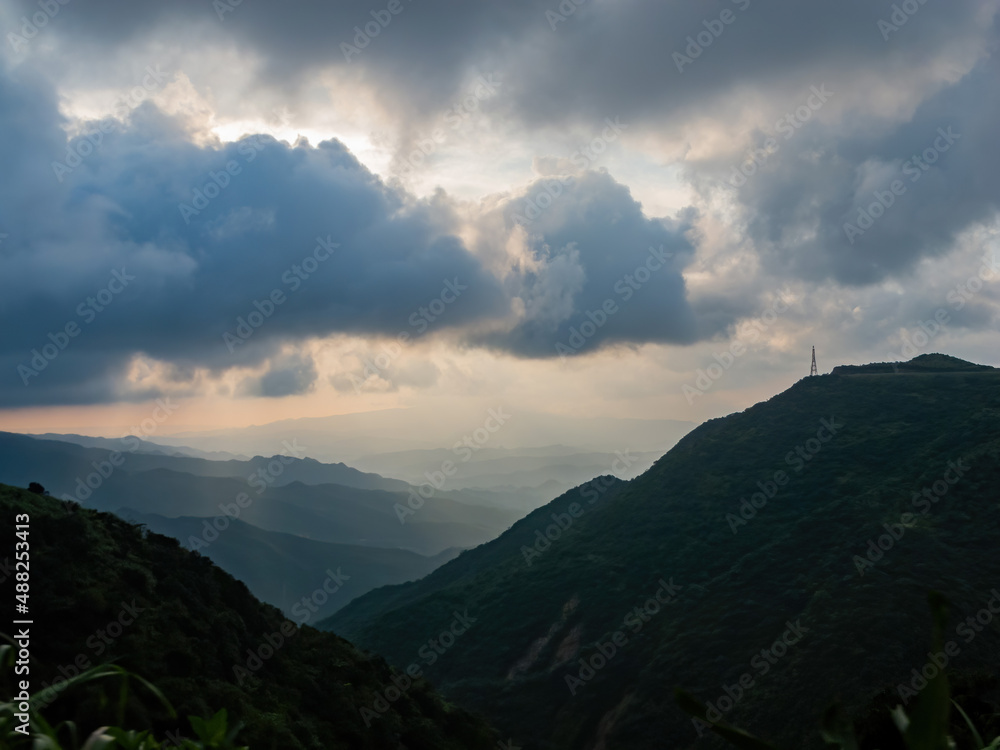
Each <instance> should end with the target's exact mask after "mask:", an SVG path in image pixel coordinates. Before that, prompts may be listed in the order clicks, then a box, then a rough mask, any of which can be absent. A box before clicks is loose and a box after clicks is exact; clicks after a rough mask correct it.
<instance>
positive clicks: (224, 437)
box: [157, 402, 694, 463]
mask: <svg viewBox="0 0 1000 750" xmlns="http://www.w3.org/2000/svg"><path fill="white" fill-rule="evenodd" d="M489 407H490V408H484V409H482V410H479V411H476V410H469V409H459V408H457V407H455V405H454V404H450V403H446V404H441V405H426V406H422V407H414V408H410V409H382V410H378V411H369V412H363V413H358V414H338V415H335V416H328V417H305V418H301V419H286V420H281V421H278V422H271V423H269V424H264V425H254V426H251V427H242V428H227V429H222V430H210V431H200V432H194V431H189V432H179V433H177V434H173V435H170V436H161V435H158V436H157V442H158V443H160V444H165V445H173V444H177V445H189V446H194V447H196V448H199V449H201V450H207V451H217V450H221V451H236V452H240V453H245V454H247V455H253V454H256V453H268V452H270V451H272V450H274V447H275V446H280V445H281V442H282V441H283V440H292V439H297V440H299V441H301V442H302V443H303V444H304V445H305V446H307V447H308V453H309V455H310V456H312V457H313V458H316V459H319V460H323V461H347V462H349V463H353V462H354V461H355V460H356V459H359V458H361V457H364V456H372V455H374V454H382V453H392V452H399V451H411V450H434V449H442V448H444V449H449V450H450V449H451V448H452V446H454V445H456V444H459V443H462V442H463V441H464V440H465V439H466V438H469V439H472V438H474V436H475V435H476V430H480V433H479V434H480V436H482V435H483V434H484V433H485V432H486V429H485V427H484V426H485V425H487V424H489V426H490V427H495V428H498V429H493V430H490V431H489V434H488V435H487V436H486V438H485V439H483V440H476V441H475V447H476V452H478V451H479V450H481V449H484V448H499V447H504V448H537V447H540V446H551V445H559V444H561V445H572V446H575V448H574V450H575V451H576V452H593V451H600V452H605V453H614V452H615V451H619V450H621V451H624V450H632V451H658V452H659V453H662V452H663V451H665V450H667V449H668V448H670V447H671V446H672V445H674V444H675V443H676V442H677V441H678V440H679V439H680V438H681V437H682V436H683V435H684V434H685V433H687V432H689V431H690V430H691V428H692V427H694V424H692V423H691V422H684V421H680V420H674V419H623V418H608V417H580V416H564V415H557V414H543V413H539V412H525V411H517V410H513V411H512V410H510V409H508V408H506V407H505V406H504V405H503V404H500V403H499V402H498V403H496V404H489ZM491 412H492V413H493V414H495V415H497V417H498V419H495V418H492V417H491ZM491 420H492V421H491ZM449 458H451V459H452V460H454V455H452V456H450V457H449Z"/></svg>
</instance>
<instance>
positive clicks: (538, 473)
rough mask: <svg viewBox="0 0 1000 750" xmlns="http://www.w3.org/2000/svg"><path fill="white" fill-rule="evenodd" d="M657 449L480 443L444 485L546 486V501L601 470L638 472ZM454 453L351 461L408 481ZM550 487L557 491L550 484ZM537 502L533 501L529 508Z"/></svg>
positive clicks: (620, 474)
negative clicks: (607, 449) (587, 449)
mask: <svg viewBox="0 0 1000 750" xmlns="http://www.w3.org/2000/svg"><path fill="white" fill-rule="evenodd" d="M660 455H662V451H658V452H643V451H624V450H620V451H618V452H617V453H605V452H599V451H591V452H582V451H579V450H578V449H575V448H571V447H568V446H562V445H553V446H544V447H541V448H516V449H512V448H483V449H481V450H479V451H477V452H475V453H473V454H471V456H470V460H469V461H468V463H466V464H465V465H464V466H463V467H462V471H461V473H460V474H457V475H456V476H455V477H454V479H453V481H452V483H451V484H450V485H449V486H451V487H454V488H455V489H471V488H480V489H489V490H512V489H515V488H517V489H520V490H521V491H522V492H523V491H524V490H526V489H527V490H533V489H538V488H545V489H546V490H547V492H546V494H547V496H546V497H545V498H544V501H545V502H548V501H549V500H551V499H552V498H553V497H554V496H555V495H559V494H562V493H563V492H565V491H566V490H568V489H571V488H573V487H576V486H578V485H580V484H582V483H584V482H587V481H590V480H591V479H593V478H594V477H596V476H600V475H601V474H608V473H611V474H614V475H615V476H617V477H619V478H620V479H631V478H633V477H636V476H638V475H639V474H641V473H642V472H644V471H645V470H646V469H648V468H649V467H650V466H652V465H653V461H655V460H656V459H657V458H659V457H660ZM449 458H454V455H453V454H452V453H451V452H450V451H447V450H444V449H437V450H421V451H399V452H396V453H382V454H377V455H374V456H364V457H362V458H357V459H355V460H354V461H353V463H354V465H355V467H357V468H360V469H363V470H365V471H373V472H377V473H379V474H382V475H384V476H392V477H395V478H397V479H403V480H405V481H407V482H409V483H411V484H419V483H421V482H425V481H427V480H426V478H425V477H426V473H427V472H428V471H433V470H434V469H436V468H437V467H440V466H441V464H442V462H444V461H446V460H448V459H449ZM553 488H555V489H556V491H555V492H552V491H551V490H552V489H553ZM541 504H542V503H536V504H535V505H533V506H532V508H531V509H532V510H533V509H534V508H535V507H538V505H541Z"/></svg>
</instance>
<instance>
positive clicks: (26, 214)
mask: <svg viewBox="0 0 1000 750" xmlns="http://www.w3.org/2000/svg"><path fill="white" fill-rule="evenodd" d="M0 111H4V112H10V113H16V114H14V115H11V116H9V117H7V118H5V119H3V120H0V144H3V145H2V146H0V162H2V164H3V166H4V168H5V174H7V175H9V177H10V179H9V180H7V181H5V182H4V184H3V186H2V187H0V190H2V191H3V192H2V197H3V203H2V208H0V226H2V227H3V229H4V231H6V232H7V233H9V235H10V236H9V238H8V240H7V241H6V242H5V243H4V244H3V245H0V272H2V277H0V290H2V292H3V294H2V298H0V317H2V319H3V321H4V326H3V337H2V340H0V382H2V387H0V404H2V405H5V406H7V405H30V404H39V403H49V402H71V403H90V402H101V401H106V400H112V399H115V398H121V397H122V396H123V394H127V395H128V396H129V397H132V398H135V397H139V396H141V397H143V398H145V397H148V396H149V395H155V394H156V387H157V383H156V381H155V378H154V379H152V380H150V379H146V380H145V381H144V380H143V378H142V377H138V378H135V377H133V378H132V380H131V381H130V384H129V385H128V387H126V383H125V377H126V374H127V373H126V370H127V368H126V365H127V364H128V363H129V362H130V361H132V360H133V358H134V357H136V356H137V355H141V357H144V358H147V359H152V360H155V361H157V362H160V363H163V364H164V365H165V366H166V368H167V376H168V378H169V380H170V382H171V383H173V384H174V385H176V386H177V387H179V388H181V389H185V388H188V389H194V390H197V388H198V387H199V383H198V377H197V376H196V373H197V371H198V369H199V368H207V369H208V370H209V371H210V372H213V373H216V374H219V373H222V372H224V371H225V370H227V369H228V368H232V367H234V366H240V365H243V366H260V365H261V364H265V363H266V364H265V367H266V368H267V369H266V371H265V373H264V374H263V375H262V376H258V377H257V378H256V379H253V380H249V381H246V382H244V384H243V385H242V386H241V387H240V388H238V390H241V392H242V393H243V394H251V393H252V394H256V395H265V396H281V395H289V394H293V393H301V392H304V391H306V390H308V389H309V388H310V387H311V386H312V384H313V382H314V381H315V380H316V377H317V374H316V369H315V365H314V363H313V362H312V361H311V360H299V359H295V358H294V357H292V358H291V359H289V357H288V355H286V354H281V349H282V347H283V346H284V344H286V343H288V342H294V341H296V340H301V339H305V338H308V337H311V336H324V335H327V334H331V333H338V332H342V333H350V334H357V335H362V336H369V335H370V336H375V337H378V336H393V337H395V336H398V334H399V332H400V331H409V332H410V333H411V334H415V331H416V332H421V333H422V330H421V328H416V329H413V328H412V326H422V327H423V328H429V327H430V326H431V325H432V326H433V330H432V331H429V332H428V333H427V334H425V335H428V336H431V335H438V334H441V333H445V332H447V331H448V330H449V329H453V330H457V331H459V335H461V336H465V337H468V336H471V334H469V333H467V332H465V330H466V329H470V327H471V329H470V330H479V329H481V328H483V326H487V327H492V328H494V329H496V327H497V325H499V326H501V327H502V326H503V325H504V321H505V320H507V319H508V318H509V315H510V311H511V309H512V306H513V305H515V304H524V305H525V310H524V312H523V314H521V316H520V321H521V322H520V323H519V324H518V325H517V326H516V327H515V328H514V330H513V331H511V332H509V333H506V334H502V335H501V334H495V335H493V336H491V337H489V339H488V340H486V341H485V342H484V341H483V340H482V339H481V338H480V339H478V340H479V341H480V343H488V344H489V345H490V346H492V347H495V348H498V349H501V350H510V351H513V352H515V353H517V354H519V355H525V356H535V357H551V356H555V355H556V354H557V351H556V350H555V348H554V344H555V343H557V342H558V341H559V340H561V339H562V338H563V337H566V336H568V335H569V334H571V332H572V331H571V326H574V325H578V324H584V323H585V322H586V320H588V319H590V320H592V319H593V316H594V315H601V314H605V315H608V314H609V313H607V312H606V311H605V312H604V313H602V312H601V306H602V305H603V304H604V303H605V301H606V300H607V299H610V298H615V299H618V300H619V301H620V302H621V303H622V307H621V310H620V311H618V312H617V313H615V314H614V315H613V317H614V320H613V321H612V320H610V319H609V321H608V324H607V325H606V326H604V325H602V326H601V330H600V331H599V333H598V334H596V335H593V336H589V337H588V340H587V342H586V343H585V344H583V345H581V346H580V347H579V348H580V350H590V349H592V348H595V347H597V346H600V345H603V344H606V343H610V342H637V343H638V342H643V341H690V340H692V339H693V337H694V330H695V326H694V321H693V317H692V315H691V313H690V311H689V310H688V308H687V303H686V300H685V295H684V284H683V280H682V278H681V277H680V269H681V268H683V266H684V264H685V263H686V261H687V259H689V257H690V255H691V253H692V252H693V248H692V245H691V242H690V240H689V239H688V237H687V236H686V235H687V233H689V232H690V222H691V219H692V216H691V215H690V214H687V215H685V216H684V217H682V218H681V219H680V220H679V221H678V222H676V223H675V222H671V221H666V220H656V219H648V218H646V217H645V216H644V215H643V214H642V212H641V208H640V206H639V204H638V203H637V202H636V201H635V200H634V199H633V198H632V197H631V195H630V194H629V192H628V190H627V188H625V187H624V186H622V185H619V184H617V183H615V182H614V180H612V179H611V178H610V177H609V176H608V175H606V174H600V173H593V172H590V173H586V172H585V173H580V174H578V175H577V176H576V177H574V178H572V179H568V178H567V179H566V180H565V182H566V187H565V190H564V192H563V194H562V195H561V196H560V197H559V198H558V200H557V201H556V204H555V205H553V206H552V207H551V208H549V210H548V211H546V212H544V215H542V216H540V217H538V218H537V220H536V221H535V222H534V226H533V227H532V228H531V229H530V233H529V237H530V239H529V243H530V254H531V255H532V256H533V258H534V261H532V262H531V263H529V264H528V265H527V266H526V267H523V268H519V269H517V270H516V271H515V272H514V273H512V274H510V275H508V276H507V277H506V278H504V279H503V280H502V281H501V280H499V279H498V278H497V277H495V276H494V275H493V273H491V272H490V271H487V270H486V268H485V266H484V265H483V264H482V261H481V260H480V256H479V255H474V254H472V253H470V252H469V251H468V250H467V249H466V248H465V247H464V246H463V244H462V242H461V241H460V240H459V239H458V238H457V237H456V236H455V235H454V234H453V230H454V229H455V228H456V227H457V226H458V220H457V219H456V217H455V216H454V215H453V209H452V208H451V205H450V203H449V202H448V200H447V198H446V197H445V196H443V195H440V194H439V195H437V196H435V197H434V198H433V199H431V200H428V201H415V200H414V199H413V198H412V197H410V196H408V195H406V194H405V193H402V192H400V191H398V190H396V189H392V188H389V187H387V186H386V185H384V184H383V183H382V182H381V181H380V180H379V179H378V178H377V177H375V176H373V175H372V174H371V173H370V172H368V171H367V170H366V169H365V168H364V167H363V166H362V165H361V164H359V163H358V161H357V160H356V159H355V158H354V157H353V156H352V155H351V154H350V153H349V152H348V151H347V150H346V149H345V148H344V147H343V146H342V145H341V144H340V143H337V142H333V141H330V142H324V143H321V144H319V145H318V146H316V147H312V146H309V145H308V144H305V143H300V144H298V145H296V146H289V145H288V144H285V143H279V142H277V141H275V140H274V139H273V138H269V137H266V136H251V137H247V138H244V139H242V140H241V141H239V142H236V143H230V144H227V145H225V146H222V147H219V148H211V147H200V146H196V145H194V144H192V143H191V142H190V141H189V140H188V138H187V135H186V133H185V132H184V131H183V130H182V129H180V128H179V126H178V125H177V123H176V122H175V121H173V120H172V119H170V118H168V117H166V116H164V115H163V114H162V113H160V112H159V110H157V109H156V108H155V107H154V106H153V105H152V104H144V105H142V106H141V107H139V108H138V109H137V110H135V112H133V113H132V116H131V119H130V120H129V122H128V123H120V124H119V125H118V126H117V127H116V128H114V129H111V132H108V133H104V134H102V135H101V137H100V139H99V141H100V142H99V145H98V146H97V147H95V148H93V149H90V148H86V147H85V144H86V143H88V136H87V135H83V136H80V137H77V138H75V139H73V140H71V141H68V142H67V140H66V137H65V135H63V133H62V131H61V130H60V129H59V128H58V123H59V117H58V116H57V114H56V109H55V106H54V102H53V96H52V93H51V91H50V89H49V88H47V87H46V86H45V85H43V84H42V83H41V82H39V81H30V82H28V81H15V80H12V79H10V78H0ZM92 131H93V128H92V124H91V125H88V126H87V127H85V128H84V132H85V133H91V132H92ZM90 137H91V138H92V140H95V141H96V140H98V139H97V137H96V136H90ZM73 154H75V155H77V156H79V160H77V159H75V158H72V155H73ZM53 162H58V163H59V164H61V165H63V168H59V169H54V168H53ZM59 178H62V179H61V180H60V179H59ZM546 184H547V183H545V182H542V183H539V184H538V185H536V186H534V188H533V189H532V191H531V193H530V194H529V195H528V196H526V197H524V198H517V199H516V200H512V201H510V202H509V203H508V204H507V205H506V207H505V209H504V217H505V218H504V221H505V222H506V223H505V226H504V227H503V230H502V231H501V232H500V235H499V236H498V237H495V238H494V240H495V241H496V242H497V243H498V244H499V245H501V246H502V245H503V244H504V243H505V242H506V238H507V237H508V235H509V233H510V232H511V231H513V229H514V220H513V219H514V216H515V214H516V213H517V212H518V211H520V210H522V204H523V202H524V201H525V200H534V201H538V200H539V196H540V193H541V192H542V191H544V190H545V189H546V187H545V186H546ZM560 184H563V183H560ZM483 257H485V256H483ZM636 274H638V281H636V280H635V279H634V278H633V277H636ZM637 284H638V285H637ZM435 305H437V306H439V307H443V308H447V312H446V313H445V314H441V315H434V316H433V317H432V318H430V319H431V320H433V323H431V324H428V325H425V324H424V321H425V320H426V319H427V318H426V316H425V318H422V319H419V320H417V321H416V322H414V316H415V315H416V316H417V317H419V315H423V314H424V313H422V312H421V311H424V310H430V311H436V308H435ZM581 316H582V317H581ZM570 344H571V345H572V342H570ZM140 375H141V373H140ZM143 382H145V383H147V384H148V385H145V386H144V385H143Z"/></svg>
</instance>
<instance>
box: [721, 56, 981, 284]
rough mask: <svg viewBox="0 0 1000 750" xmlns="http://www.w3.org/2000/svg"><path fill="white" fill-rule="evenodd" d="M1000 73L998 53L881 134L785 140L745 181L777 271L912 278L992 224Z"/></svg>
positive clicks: (741, 193) (855, 280)
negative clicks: (919, 267) (921, 265)
mask: <svg viewBox="0 0 1000 750" xmlns="http://www.w3.org/2000/svg"><path fill="white" fill-rule="evenodd" d="M998 80H1000V64H998V61H997V59H996V58H992V59H989V60H987V61H984V62H983V63H981V64H980V65H979V66H977V67H976V69H975V70H973V71H972V72H971V73H970V74H969V75H968V76H966V77H965V78H964V79H963V80H962V81H960V82H959V83H957V84H955V85H953V86H950V87H948V88H946V89H944V90H943V91H941V92H940V93H938V94H937V95H935V96H932V97H930V98H929V99H928V100H927V101H925V102H924V103H923V104H922V105H921V106H920V107H918V109H917V111H916V112H915V113H914V115H913V117H912V119H910V120H909V121H908V122H905V123H902V124H900V125H898V126H895V127H891V128H889V129H888V130H887V131H884V132H881V133H879V134H877V135H869V136H867V137H863V136H850V135H848V136H841V137H838V136H837V134H835V133H832V132H830V130H829V129H827V128H823V127H819V126H818V127H814V128H809V127H806V128H805V129H804V130H802V131H801V132H799V133H798V134H797V135H796V136H795V137H794V139H790V140H789V141H788V142H787V144H786V143H784V142H783V141H782V139H780V138H779V139H778V141H779V143H781V150H779V151H778V152H776V153H775V154H774V155H773V156H770V157H766V158H762V159H761V164H760V167H759V170H758V171H757V173H756V174H754V175H752V176H751V177H750V178H748V179H747V180H746V184H745V185H743V186H742V187H740V188H739V190H738V199H739V201H740V202H741V203H742V204H743V205H744V206H745V207H746V208H747V210H748V213H749V220H748V230H749V232H750V233H751V235H752V236H753V237H754V239H755V241H756V246H757V249H758V251H759V252H760V253H761V255H762V257H763V259H764V260H765V262H766V263H767V264H768V266H769V267H770V269H771V270H772V271H774V272H776V273H792V274H794V275H796V276H800V277H802V278H807V279H813V280H820V279H824V278H833V279H835V280H837V281H839V282H841V283H844V284H852V285H853V284H867V283H872V282H877V281H880V280H882V279H884V278H886V277H890V276H894V275H903V276H905V275H906V274H907V272H908V271H909V270H910V269H912V268H913V267H914V266H915V263H916V262H917V261H919V260H920V259H921V258H925V257H934V256H941V255H944V254H945V253H947V252H949V251H950V250H951V249H952V248H953V245H954V242H955V240H956V237H957V235H959V234H960V233H961V232H962V231H963V230H965V229H967V228H968V227H969V226H971V225H974V224H976V223H977V222H989V221H990V220H991V219H992V218H993V217H994V216H995V214H996V212H997V211H998V209H1000V150H998V149H997V147H996V132H997V131H996V128H997V124H998V123H1000V89H998V87H997V81H998ZM716 176H717V177H719V178H724V179H726V180H729V179H730V178H731V177H732V173H731V172H730V173H726V174H725V175H724V176H723V174H722V173H718V172H717V173H716ZM719 184H722V180H721V179H720V181H719ZM983 252H986V250H985V248H984V250H983Z"/></svg>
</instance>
